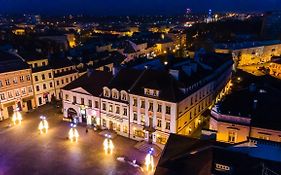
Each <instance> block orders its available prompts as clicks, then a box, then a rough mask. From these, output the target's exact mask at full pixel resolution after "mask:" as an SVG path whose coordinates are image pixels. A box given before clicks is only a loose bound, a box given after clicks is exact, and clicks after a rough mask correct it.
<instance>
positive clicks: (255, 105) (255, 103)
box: [253, 99, 258, 109]
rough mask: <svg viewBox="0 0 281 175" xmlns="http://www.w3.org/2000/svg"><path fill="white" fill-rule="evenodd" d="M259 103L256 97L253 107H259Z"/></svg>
mask: <svg viewBox="0 0 281 175" xmlns="http://www.w3.org/2000/svg"><path fill="white" fill-rule="evenodd" d="M257 105H258V100H257V99H255V100H254V102H253V109H257Z"/></svg>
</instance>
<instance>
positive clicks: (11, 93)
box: [0, 87, 33, 100]
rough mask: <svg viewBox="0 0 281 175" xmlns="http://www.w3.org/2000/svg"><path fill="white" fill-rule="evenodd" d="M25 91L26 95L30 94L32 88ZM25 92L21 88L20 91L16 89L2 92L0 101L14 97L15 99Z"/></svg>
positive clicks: (24, 89)
mask: <svg viewBox="0 0 281 175" xmlns="http://www.w3.org/2000/svg"><path fill="white" fill-rule="evenodd" d="M27 91H28V93H32V91H33V90H32V87H28V88H27ZM26 93H27V92H26V88H25V87H24V88H21V89H16V90H14V91H8V92H6V93H4V92H2V93H0V99H1V100H5V99H9V98H13V97H14V96H15V97H17V96H20V95H25V94H26Z"/></svg>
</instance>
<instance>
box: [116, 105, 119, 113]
mask: <svg viewBox="0 0 281 175" xmlns="http://www.w3.org/2000/svg"><path fill="white" fill-rule="evenodd" d="M116 114H120V107H119V106H116Z"/></svg>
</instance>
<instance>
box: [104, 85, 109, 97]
mask: <svg viewBox="0 0 281 175" xmlns="http://www.w3.org/2000/svg"><path fill="white" fill-rule="evenodd" d="M103 95H104V96H105V97H110V90H109V89H108V88H107V87H105V88H103Z"/></svg>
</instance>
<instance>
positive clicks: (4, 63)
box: [0, 51, 29, 73]
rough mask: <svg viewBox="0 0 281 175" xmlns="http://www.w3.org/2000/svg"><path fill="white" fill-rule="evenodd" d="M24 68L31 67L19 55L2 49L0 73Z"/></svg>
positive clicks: (0, 52) (0, 53)
mask: <svg viewBox="0 0 281 175" xmlns="http://www.w3.org/2000/svg"><path fill="white" fill-rule="evenodd" d="M23 69H29V65H28V64H27V63H25V62H24V61H23V60H22V59H21V58H20V57H19V56H17V55H14V54H11V53H8V52H2V51H0V73H3V72H11V71H16V70H23Z"/></svg>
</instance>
